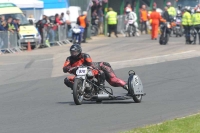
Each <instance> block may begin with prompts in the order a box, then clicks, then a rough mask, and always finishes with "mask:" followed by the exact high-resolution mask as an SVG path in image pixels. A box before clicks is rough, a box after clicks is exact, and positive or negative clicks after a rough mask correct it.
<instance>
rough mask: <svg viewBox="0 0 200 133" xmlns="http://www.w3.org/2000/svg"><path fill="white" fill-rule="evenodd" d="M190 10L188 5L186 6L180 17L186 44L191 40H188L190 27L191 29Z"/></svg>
mask: <svg viewBox="0 0 200 133" xmlns="http://www.w3.org/2000/svg"><path fill="white" fill-rule="evenodd" d="M189 12H190V7H189V6H187V7H186V8H185V11H184V14H183V18H182V25H183V28H184V30H185V40H186V44H191V43H192V41H191V40H190V29H191V25H192V20H191V19H192V16H191V14H190V13H189Z"/></svg>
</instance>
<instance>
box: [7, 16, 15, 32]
mask: <svg viewBox="0 0 200 133" xmlns="http://www.w3.org/2000/svg"><path fill="white" fill-rule="evenodd" d="M12 21H13V19H12V17H9V18H8V21H7V25H6V29H8V31H10V32H12V33H14V32H15V31H16V29H15V26H14V24H13V23H12Z"/></svg>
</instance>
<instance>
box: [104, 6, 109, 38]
mask: <svg viewBox="0 0 200 133" xmlns="http://www.w3.org/2000/svg"><path fill="white" fill-rule="evenodd" d="M107 12H108V3H106V5H105V9H104V16H105V17H104V18H105V19H104V35H105V36H107V32H108V25H107V19H106V14H107Z"/></svg>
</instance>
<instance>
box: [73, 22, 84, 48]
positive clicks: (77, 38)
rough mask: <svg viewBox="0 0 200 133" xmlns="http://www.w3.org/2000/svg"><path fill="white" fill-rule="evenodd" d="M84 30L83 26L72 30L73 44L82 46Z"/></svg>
mask: <svg viewBox="0 0 200 133" xmlns="http://www.w3.org/2000/svg"><path fill="white" fill-rule="evenodd" d="M83 32H84V29H83V28H82V27H81V26H75V27H74V28H72V41H73V44H81V41H82V36H83Z"/></svg>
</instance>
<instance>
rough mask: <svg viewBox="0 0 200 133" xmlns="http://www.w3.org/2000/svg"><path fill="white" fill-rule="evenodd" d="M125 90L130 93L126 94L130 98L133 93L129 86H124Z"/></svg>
mask: <svg viewBox="0 0 200 133" xmlns="http://www.w3.org/2000/svg"><path fill="white" fill-rule="evenodd" d="M123 88H124V89H125V90H127V91H128V93H127V94H126V95H127V96H130V95H131V92H130V90H129V88H128V85H127V84H126V85H124V87H123Z"/></svg>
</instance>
